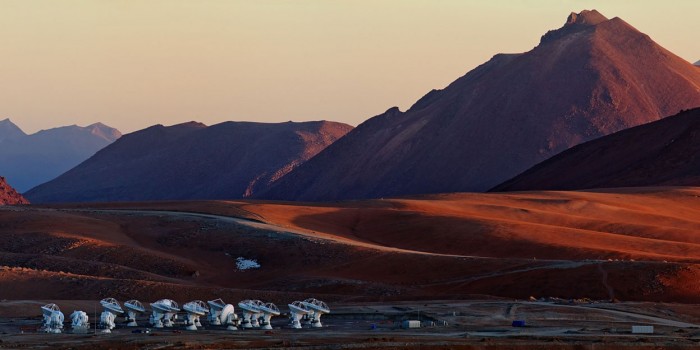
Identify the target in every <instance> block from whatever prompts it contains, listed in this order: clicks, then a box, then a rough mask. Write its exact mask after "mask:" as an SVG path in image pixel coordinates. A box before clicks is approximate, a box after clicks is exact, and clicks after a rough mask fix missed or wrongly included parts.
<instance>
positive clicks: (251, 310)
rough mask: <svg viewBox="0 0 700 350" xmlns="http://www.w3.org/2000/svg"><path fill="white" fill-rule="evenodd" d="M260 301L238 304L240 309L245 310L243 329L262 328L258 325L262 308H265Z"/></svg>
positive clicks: (247, 301)
mask: <svg viewBox="0 0 700 350" xmlns="http://www.w3.org/2000/svg"><path fill="white" fill-rule="evenodd" d="M264 305H265V304H263V302H262V301H260V300H243V301H241V302H240V303H238V307H239V308H241V309H243V323H242V324H241V327H243V328H257V327H260V323H258V318H259V317H260V314H262V310H260V306H264Z"/></svg>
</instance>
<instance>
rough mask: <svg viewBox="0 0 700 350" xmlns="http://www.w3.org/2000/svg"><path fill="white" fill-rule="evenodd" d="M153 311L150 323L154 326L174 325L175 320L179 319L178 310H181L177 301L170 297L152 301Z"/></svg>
mask: <svg viewBox="0 0 700 350" xmlns="http://www.w3.org/2000/svg"><path fill="white" fill-rule="evenodd" d="M151 309H152V310H153V313H152V314H151V317H150V323H151V325H152V326H153V328H163V327H172V326H173V320H174V319H177V312H178V311H180V309H179V308H178V305H177V303H176V302H175V301H173V300H170V299H161V300H158V301H156V302H155V303H151Z"/></svg>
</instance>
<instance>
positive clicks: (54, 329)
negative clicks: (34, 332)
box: [41, 304, 64, 333]
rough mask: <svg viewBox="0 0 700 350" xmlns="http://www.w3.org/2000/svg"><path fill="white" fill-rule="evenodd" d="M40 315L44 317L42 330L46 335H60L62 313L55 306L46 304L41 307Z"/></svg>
mask: <svg viewBox="0 0 700 350" xmlns="http://www.w3.org/2000/svg"><path fill="white" fill-rule="evenodd" d="M41 313H42V315H43V317H44V321H43V323H42V327H41V328H42V329H43V330H44V332H46V333H61V331H62V330H63V320H64V316H63V312H61V309H59V307H58V305H56V304H46V305H44V306H42V307H41Z"/></svg>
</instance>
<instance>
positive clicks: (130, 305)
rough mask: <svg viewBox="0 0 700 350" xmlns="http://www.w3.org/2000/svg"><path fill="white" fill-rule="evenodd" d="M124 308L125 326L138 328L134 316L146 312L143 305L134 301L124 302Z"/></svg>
mask: <svg viewBox="0 0 700 350" xmlns="http://www.w3.org/2000/svg"><path fill="white" fill-rule="evenodd" d="M124 307H125V308H126V309H127V312H126V322H127V324H126V326H127V327H138V324H137V323H136V316H138V315H140V314H142V313H144V312H146V308H145V307H143V304H141V302H140V301H138V300H136V299H133V300H129V301H126V302H124Z"/></svg>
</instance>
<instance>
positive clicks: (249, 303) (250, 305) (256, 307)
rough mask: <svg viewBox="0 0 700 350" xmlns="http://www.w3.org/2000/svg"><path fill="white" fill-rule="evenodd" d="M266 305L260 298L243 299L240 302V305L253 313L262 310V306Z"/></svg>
mask: <svg viewBox="0 0 700 350" xmlns="http://www.w3.org/2000/svg"><path fill="white" fill-rule="evenodd" d="M262 305H264V304H263V303H262V301H260V300H243V301H241V302H240V303H238V307H240V308H241V309H243V310H246V311H250V312H252V313H258V312H260V311H261V310H260V306H262Z"/></svg>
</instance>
